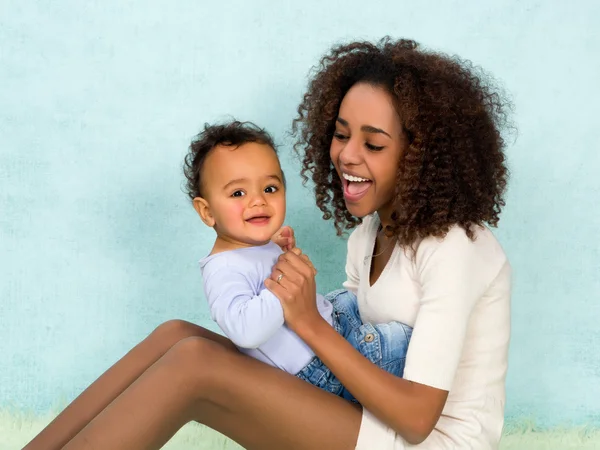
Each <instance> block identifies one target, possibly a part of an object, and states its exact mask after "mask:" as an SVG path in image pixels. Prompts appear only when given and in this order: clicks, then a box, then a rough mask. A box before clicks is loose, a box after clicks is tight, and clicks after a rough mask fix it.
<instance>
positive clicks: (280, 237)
mask: <svg viewBox="0 0 600 450" xmlns="http://www.w3.org/2000/svg"><path fill="white" fill-rule="evenodd" d="M271 242H274V243H275V244H277V245H279V247H280V248H281V250H283V251H284V252H285V251H287V250H291V249H293V248H294V247H296V238H295V237H294V230H293V229H292V227H289V226H285V227H281V228H280V229H279V231H277V233H275V234H274V235H273V237H272V238H271Z"/></svg>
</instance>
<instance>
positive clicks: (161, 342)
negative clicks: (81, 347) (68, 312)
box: [24, 320, 235, 450]
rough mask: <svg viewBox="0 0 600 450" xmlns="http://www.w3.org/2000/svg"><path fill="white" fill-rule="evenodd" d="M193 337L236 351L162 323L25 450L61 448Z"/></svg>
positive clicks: (184, 326) (182, 326) (208, 334)
mask: <svg viewBox="0 0 600 450" xmlns="http://www.w3.org/2000/svg"><path fill="white" fill-rule="evenodd" d="M193 336H196V337H202V338H205V339H209V340H212V341H214V342H217V343H219V344H221V346H223V348H228V349H231V350H235V346H234V345H233V344H232V343H231V342H230V341H229V340H228V339H226V338H224V337H223V336H220V335H218V334H216V333H213V332H212V331H209V330H206V329H204V328H202V327H199V326H197V325H194V324H191V323H189V322H185V321H182V320H172V321H169V322H165V323H163V324H162V325H160V326H158V327H157V328H156V329H155V330H154V331H153V332H152V333H151V334H150V335H149V336H148V337H147V338H146V339H144V340H143V341H142V342H140V343H139V344H138V345H137V346H135V347H134V348H133V349H132V350H131V351H130V352H129V353H127V354H126V355H125V356H124V357H123V358H121V359H120V360H119V361H118V362H117V363H116V364H115V365H113V366H112V367H111V368H110V369H108V370H107V371H106V372H105V373H104V374H103V375H102V376H100V378H98V379H97V380H96V381H95V382H94V383H92V384H91V385H90V386H89V387H88V388H87V389H86V390H85V391H83V392H82V393H81V394H80V395H79V396H78V397H77V398H76V399H75V400H74V401H73V402H72V403H71V404H70V405H69V406H67V408H66V409H65V410H64V411H62V412H61V413H60V414H59V415H58V416H57V417H56V418H55V419H54V420H53V421H52V422H51V423H50V424H49V425H48V426H47V427H46V428H44V429H43V430H42V431H41V433H40V434H39V435H37V436H36V437H35V438H34V439H33V440H32V441H31V442H30V443H29V444H28V445H27V446H26V447H25V449H24V450H38V449H39V450H41V449H44V450H52V449H60V448H62V447H63V446H64V445H65V444H66V443H67V442H69V441H70V440H71V439H72V438H73V436H75V435H76V434H77V433H79V431H81V430H82V429H83V428H84V427H85V426H86V425H87V424H88V423H89V422H90V421H91V420H92V419H93V418H94V417H96V416H97V415H98V414H99V413H100V412H101V411H102V410H103V409H104V408H106V406H107V405H109V404H110V403H111V402H112V401H113V400H114V399H115V398H117V397H118V396H119V395H120V394H121V393H122V392H123V391H124V390H125V389H127V388H128V387H129V386H130V385H131V383H133V382H134V381H135V380H136V379H137V378H138V377H139V376H140V375H141V374H142V373H143V372H144V371H145V370H146V369H148V367H150V366H151V365H152V364H154V363H155V362H156V361H158V360H159V359H160V357H161V356H163V355H164V354H165V353H167V351H168V350H169V349H170V348H171V347H173V346H174V345H175V344H177V342H179V341H181V340H182V339H186V338H189V337H193ZM205 362H206V363H207V364H208V363H209V361H205Z"/></svg>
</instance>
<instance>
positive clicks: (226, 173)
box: [202, 142, 285, 245]
mask: <svg viewBox="0 0 600 450" xmlns="http://www.w3.org/2000/svg"><path fill="white" fill-rule="evenodd" d="M202 179H203V182H202V186H203V191H204V192H205V200H206V201H207V202H208V205H209V210H210V214H211V215H212V218H213V219H214V228H215V231H216V232H217V234H218V236H219V237H220V238H221V239H225V240H227V241H228V242H231V243H232V244H240V245H263V244H266V243H268V242H269V240H270V239H271V237H272V236H273V235H274V234H275V232H276V231H277V230H279V228H281V226H282V224H283V221H284V219H285V188H284V185H283V173H282V171H281V166H280V165H279V159H278V158H277V154H276V153H275V151H274V150H273V149H272V148H271V147H270V146H268V145H264V144H259V143H254V142H251V143H247V144H244V145H241V146H240V147H237V148H236V147H227V146H218V147H216V148H215V149H214V150H212V151H211V152H210V153H209V155H208V156H207V157H206V160H205V162H204V167H203V169H202Z"/></svg>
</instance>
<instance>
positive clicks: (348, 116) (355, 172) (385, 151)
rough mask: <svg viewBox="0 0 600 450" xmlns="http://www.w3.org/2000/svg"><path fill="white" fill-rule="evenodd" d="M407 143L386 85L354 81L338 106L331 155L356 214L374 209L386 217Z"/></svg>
mask: <svg viewBox="0 0 600 450" xmlns="http://www.w3.org/2000/svg"><path fill="white" fill-rule="evenodd" d="M406 145H407V141H406V137H405V134H404V133H403V131H402V124H401V122H400V117H399V116H398V113H397V112H396V108H395V107H394V104H393V101H392V97H391V96H390V94H389V93H388V92H387V91H386V90H385V89H383V88H381V87H378V86H373V85H371V84H367V83H357V84H355V85H354V86H353V87H352V88H351V89H350V90H349V91H348V92H347V94H346V96H345V97H344V99H343V100H342V104H341V105H340V110H339V113H338V117H337V120H336V125H335V132H334V135H333V139H332V141H331V147H330V151H329V154H330V156H331V161H332V162H333V165H334V167H335V169H336V171H337V173H338V176H339V177H340V180H341V182H342V186H343V189H344V200H345V202H346V208H348V211H349V212H350V214H352V215H353V216H355V217H364V216H366V215H369V214H371V213H373V212H375V211H377V212H378V213H379V217H380V219H381V220H382V222H386V221H388V219H389V218H390V216H391V213H392V208H393V198H394V190H395V184H396V172H397V170H398V164H399V162H400V157H401V155H402V152H403V151H404V148H405V147H406Z"/></svg>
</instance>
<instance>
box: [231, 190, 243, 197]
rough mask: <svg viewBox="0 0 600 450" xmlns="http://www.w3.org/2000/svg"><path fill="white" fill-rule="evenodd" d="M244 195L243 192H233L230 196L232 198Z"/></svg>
mask: <svg viewBox="0 0 600 450" xmlns="http://www.w3.org/2000/svg"><path fill="white" fill-rule="evenodd" d="M244 195H246V194H244V191H235V192H234V193H233V194H231V196H232V197H243V196H244Z"/></svg>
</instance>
